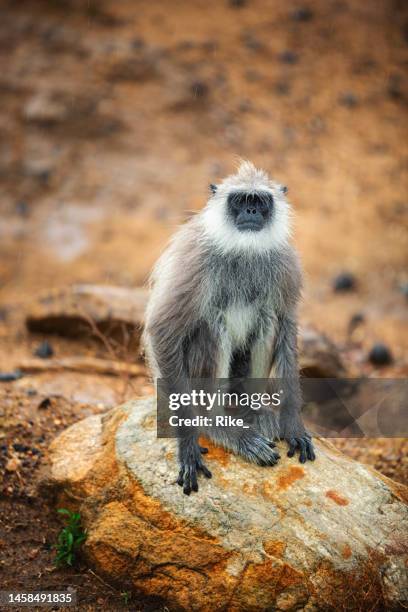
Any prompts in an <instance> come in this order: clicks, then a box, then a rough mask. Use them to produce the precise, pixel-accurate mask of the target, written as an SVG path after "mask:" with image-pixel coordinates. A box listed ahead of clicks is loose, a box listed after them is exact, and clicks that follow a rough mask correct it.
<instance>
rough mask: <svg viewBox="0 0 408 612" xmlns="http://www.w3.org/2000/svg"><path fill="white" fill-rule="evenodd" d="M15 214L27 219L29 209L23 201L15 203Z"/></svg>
mask: <svg viewBox="0 0 408 612" xmlns="http://www.w3.org/2000/svg"><path fill="white" fill-rule="evenodd" d="M16 213H17V214H18V215H20V217H28V215H29V213H30V208H29V206H28V204H27V202H26V201H25V200H20V201H18V202H17V203H16Z"/></svg>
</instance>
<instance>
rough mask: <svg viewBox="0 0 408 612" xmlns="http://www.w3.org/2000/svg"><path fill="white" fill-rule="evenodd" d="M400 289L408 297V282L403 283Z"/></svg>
mask: <svg viewBox="0 0 408 612" xmlns="http://www.w3.org/2000/svg"><path fill="white" fill-rule="evenodd" d="M400 290H401V293H402V295H405V297H406V298H407V299H408V282H406V283H402V285H401V286H400Z"/></svg>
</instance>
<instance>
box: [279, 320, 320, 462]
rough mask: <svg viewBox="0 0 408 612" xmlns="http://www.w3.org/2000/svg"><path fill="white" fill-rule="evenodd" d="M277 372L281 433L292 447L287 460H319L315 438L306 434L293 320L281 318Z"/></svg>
mask: <svg viewBox="0 0 408 612" xmlns="http://www.w3.org/2000/svg"><path fill="white" fill-rule="evenodd" d="M273 367H274V371H275V372H274V373H275V376H276V377H277V378H279V383H280V384H281V388H282V391H283V393H282V394H281V396H282V405H281V409H280V414H279V434H280V437H281V439H283V440H286V441H287V443H288V445H289V450H288V457H293V455H294V454H295V453H296V452H297V451H298V452H299V461H300V462H301V463H305V462H306V461H307V460H308V459H309V460H310V461H314V459H315V458H316V456H315V452H314V448H313V444H312V438H311V436H310V434H309V433H308V432H307V431H306V429H305V427H304V425H303V421H302V417H301V413H300V411H301V406H302V397H301V392H300V382H299V370H298V362H297V326H296V320H295V318H294V317H290V316H286V315H284V316H281V317H280V318H279V326H278V333H277V337H276V343H275V352H274V362H273Z"/></svg>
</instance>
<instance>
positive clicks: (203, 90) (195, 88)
mask: <svg viewBox="0 0 408 612" xmlns="http://www.w3.org/2000/svg"><path fill="white" fill-rule="evenodd" d="M208 92H209V87H208V85H207V83H204V81H194V83H192V85H191V93H192V94H193V96H194V97H195V98H205V97H206V96H207V95H208Z"/></svg>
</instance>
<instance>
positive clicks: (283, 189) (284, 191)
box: [280, 185, 289, 195]
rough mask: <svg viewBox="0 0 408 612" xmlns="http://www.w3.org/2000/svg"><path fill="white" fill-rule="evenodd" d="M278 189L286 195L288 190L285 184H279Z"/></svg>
mask: <svg viewBox="0 0 408 612" xmlns="http://www.w3.org/2000/svg"><path fill="white" fill-rule="evenodd" d="M280 190H281V192H282V193H283V195H286V194H287V193H288V191H289V189H288V188H287V186H286V185H281V187H280Z"/></svg>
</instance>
